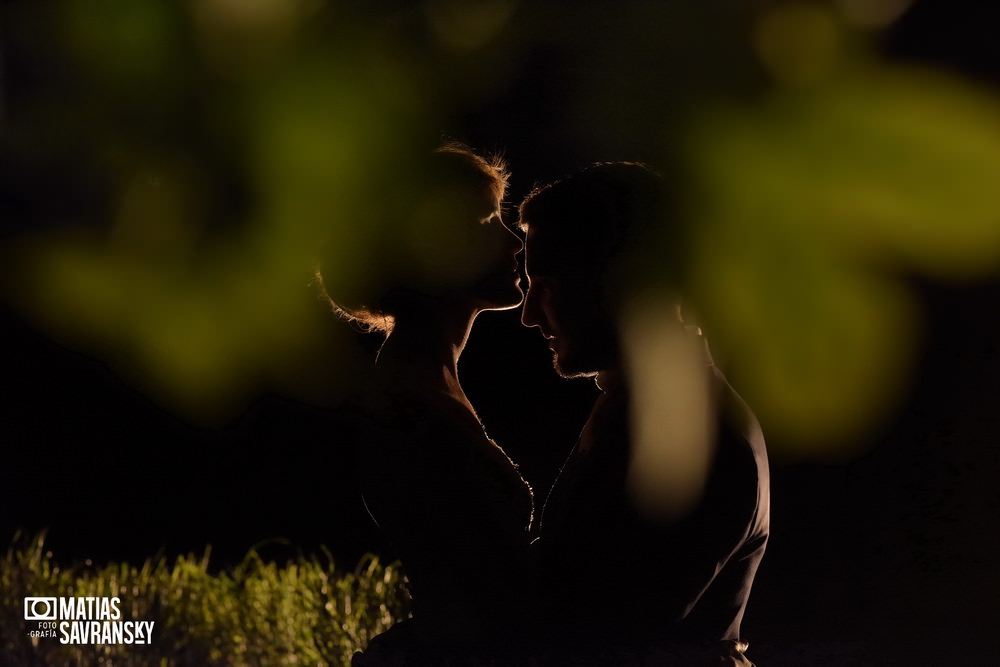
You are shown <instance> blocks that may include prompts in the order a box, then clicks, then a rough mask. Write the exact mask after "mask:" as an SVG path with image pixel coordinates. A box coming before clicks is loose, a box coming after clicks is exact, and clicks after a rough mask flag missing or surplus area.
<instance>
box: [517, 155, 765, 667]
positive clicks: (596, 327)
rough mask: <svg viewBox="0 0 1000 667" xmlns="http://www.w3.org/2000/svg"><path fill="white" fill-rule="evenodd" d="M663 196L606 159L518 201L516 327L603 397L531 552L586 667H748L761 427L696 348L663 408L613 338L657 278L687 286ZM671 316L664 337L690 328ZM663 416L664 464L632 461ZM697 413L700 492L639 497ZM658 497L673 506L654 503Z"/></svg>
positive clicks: (554, 616)
mask: <svg viewBox="0 0 1000 667" xmlns="http://www.w3.org/2000/svg"><path fill="white" fill-rule="evenodd" d="M664 203H665V197H664V196H663V187H662V182H661V181H660V179H659V177H658V176H656V175H655V174H654V173H653V172H651V171H650V170H649V169H647V168H646V167H644V166H642V165H638V164H633V163H607V164H598V165H594V166H592V167H590V168H588V169H586V170H584V171H582V172H580V173H579V174H576V175H575V176H572V177H570V178H568V179H566V180H563V181H559V182H556V183H555V184H552V185H549V186H546V187H543V188H540V189H538V190H536V191H535V192H533V193H532V194H531V195H529V196H528V198H527V199H526V200H525V201H524V202H523V203H522V204H521V207H520V214H521V226H522V229H523V230H524V231H525V232H526V240H525V268H526V273H527V276H528V279H529V287H528V292H527V295H526V299H525V303H524V313H523V316H522V322H523V323H524V324H525V326H529V327H538V328H539V329H540V331H541V333H542V335H543V336H544V337H545V338H546V340H547V341H548V343H549V347H550V349H551V350H552V352H553V359H554V364H555V369H556V371H557V372H558V373H559V374H560V375H562V376H563V377H595V379H596V382H597V384H598V386H599V387H600V389H601V391H602V394H601V396H600V397H599V398H598V400H597V402H596V403H595V405H594V408H593V410H592V412H591V414H590V417H589V419H588V421H587V423H586V425H585V426H584V429H583V431H582V433H581V436H580V439H579V441H578V442H577V444H576V447H575V448H574V450H573V452H572V454H571V455H570V457H569V459H568V460H567V462H566V464H565V465H564V466H563V469H562V470H561V471H560V474H559V477H558V479H557V480H556V483H555V485H554V486H553V489H552V491H551V492H550V494H549V497H548V500H547V501H546V504H545V507H544V511H543V514H542V520H541V530H540V539H539V540H538V542H537V545H536V546H537V548H538V552H539V559H540V563H541V568H542V576H543V581H544V583H545V586H546V592H547V598H548V600H549V604H550V608H549V611H548V614H549V617H550V618H551V621H552V626H553V628H552V631H553V635H554V637H555V638H556V639H555V641H556V646H557V647H559V646H561V647H562V648H563V649H565V650H568V651H571V652H572V651H576V652H577V653H578V655H580V656H586V659H587V660H590V661H591V662H593V663H594V664H605V662H606V664H614V663H616V662H620V661H622V660H624V655H625V654H626V653H629V654H632V655H636V654H638V657H639V659H640V660H643V659H645V660H647V661H656V660H657V658H656V656H657V655H661V656H665V655H672V656H678V655H682V656H684V657H682V658H680V662H677V661H675V662H674V663H672V664H695V662H692V661H696V660H701V659H702V658H704V657H705V656H706V655H708V656H710V658H714V662H712V663H711V664H735V665H748V664H750V663H749V661H747V660H746V658H745V657H743V655H742V651H743V650H744V649H745V644H743V643H742V642H740V641H739V631H740V622H741V620H742V617H743V613H744V609H745V606H746V602H747V597H748V595H749V592H750V588H751V585H752V583H753V578H754V574H755V572H756V570H757V566H758V564H759V562H760V559H761V556H762V555H763V552H764V548H765V545H766V543H767V538H768V533H769V478H768V466H767V457H766V453H765V450H764V440H763V437H762V435H761V432H760V428H759V426H758V424H757V422H756V419H755V418H754V417H753V415H752V413H751V412H750V411H749V409H747V407H746V406H745V404H743V402H742V400H740V398H739V397H738V396H737V395H736V394H735V392H733V390H732V389H731V388H730V387H729V385H728V383H727V382H726V380H725V378H724V377H723V376H722V374H721V372H719V371H718V369H717V368H716V367H715V366H714V364H713V363H712V361H711V358H710V357H709V356H708V354H707V347H706V346H704V345H703V344H702V345H700V346H699V347H697V348H693V347H688V348H685V349H698V350H700V354H701V355H702V356H700V357H699V358H698V361H697V362H696V363H695V364H694V365H692V366H691V367H692V368H694V371H692V372H691V373H690V374H689V375H685V376H683V377H680V378H679V380H682V381H685V382H688V383H689V384H690V387H687V386H685V387H681V390H680V391H672V392H669V393H670V396H671V398H670V399H668V398H665V397H663V396H662V395H660V394H658V393H653V394H650V390H649V389H648V387H649V386H650V383H649V382H645V381H644V382H643V383H641V384H642V387H643V391H644V392H646V393H645V394H643V393H642V392H640V391H638V390H637V389H636V382H635V381H634V380H635V378H636V377H637V376H638V375H640V374H642V375H643V377H644V378H646V377H648V376H649V375H650V373H651V372H652V373H653V374H655V373H656V372H657V371H656V369H653V370H652V371H650V370H649V369H648V368H645V367H644V365H643V364H645V363H646V360H644V359H642V358H639V359H638V361H637V359H636V355H637V354H638V355H639V356H640V357H641V354H642V352H643V350H642V349H640V350H638V351H637V350H635V349H634V345H635V344H636V340H635V339H634V338H630V337H629V335H628V334H627V333H623V332H627V331H628V328H627V327H626V326H624V324H625V321H624V319H623V318H624V316H625V314H626V312H633V311H634V309H635V305H634V304H635V303H637V302H638V301H637V299H638V297H640V296H641V295H648V293H649V292H650V286H651V285H652V284H655V281H659V284H661V286H662V283H663V278H664V276H666V277H667V281H666V282H667V284H668V285H669V287H670V289H671V290H673V291H675V292H676V291H677V290H679V289H680V288H682V286H683V274H684V271H683V266H682V263H683V259H684V257H685V253H684V252H683V247H684V238H683V234H682V233H681V231H682V230H678V229H671V228H669V227H667V226H664V225H662V224H660V222H661V221H662V220H664V215H665V206H664ZM650 248H659V249H661V250H660V252H659V253H654V256H656V257H657V260H656V261H658V262H660V267H659V270H658V271H655V272H650V270H649V266H651V264H650V262H648V261H646V260H648V258H649V256H650V255H649V252H648V250H649V249H650ZM664 254H665V255H666V256H665V257H664ZM664 261H665V263H664ZM654 263H655V262H654ZM661 291H662V290H661ZM629 307H631V308H632V311H629V310H628V308H629ZM677 312H678V315H676V316H674V317H673V318H672V320H668V321H667V322H666V323H665V324H664V325H663V327H662V328H663V329H664V331H663V332H662V333H663V335H664V336H666V337H667V338H669V337H670V336H671V335H675V337H676V338H678V339H685V340H686V339H689V338H690V337H693V336H698V335H700V332H698V331H697V330H696V329H694V328H693V327H685V326H684V323H683V322H682V321H681V319H680V316H679V309H678V311H677ZM629 346H633V347H629ZM637 368H638V369H640V372H637V371H636V369H637ZM662 372H668V371H667V369H664V370H663V371H662ZM666 379H667V380H668V381H669V380H671V378H666ZM673 380H678V378H673ZM699 392H701V393H704V399H705V400H704V401H702V402H701V403H699V401H697V400H692V401H691V402H690V405H692V406H697V405H704V406H705V407H706V409H705V410H704V411H702V412H701V413H700V414H696V413H697V412H698V411H697V410H693V411H692V412H693V413H692V414H686V413H685V415H684V418H682V419H677V413H678V410H677V409H676V407H677V406H676V404H677V402H678V401H681V402H683V401H686V400H687V399H689V398H692V397H695V398H697V397H696V396H694V395H695V394H698V393H699ZM647 394H649V395H647ZM637 405H641V406H642V409H641V410H639V409H637V408H636V406H637ZM659 413H662V414H667V415H670V414H673V415H674V417H673V422H675V423H674V424H673V425H671V424H667V425H666V426H665V427H664V428H663V429H660V430H659V431H658V434H659V435H660V436H663V437H664V438H665V439H666V440H667V442H666V444H665V447H666V450H667V451H666V454H667V456H665V457H661V458H660V459H656V457H653V458H652V459H650V458H649V457H647V456H646V455H645V454H643V456H642V463H641V465H639V464H638V463H637V461H639V453H640V450H639V444H640V443H639V439H638V438H637V436H636V433H637V431H638V430H639V428H638V423H639V422H640V421H642V420H643V418H644V415H646V416H648V415H649V414H652V415H654V416H656V415H657V414H659ZM699 420H702V421H704V423H705V424H706V425H708V426H710V428H705V429H703V433H704V434H705V436H706V437H705V438H704V439H703V441H702V442H701V445H700V450H699V451H701V456H702V459H703V465H701V466H700V467H699V466H697V465H695V466H693V467H692V468H691V470H692V473H691V474H692V475H695V474H697V472H698V470H701V471H702V477H701V480H700V481H701V482H702V483H701V484H696V485H695V486H696V488H695V489H694V491H693V492H690V493H688V494H686V495H684V494H681V495H680V496H676V495H674V496H672V495H671V493H670V492H671V489H670V488H659V489H657V488H653V489H652V495H651V496H650V494H646V495H643V493H642V489H641V488H640V487H642V486H643V484H642V483H641V482H640V481H637V480H638V479H640V478H643V479H646V480H647V482H646V484H645V485H646V487H649V486H650V485H649V483H648V479H650V476H649V475H648V474H647V473H650V472H652V477H651V479H653V480H657V479H658V480H660V483H659V486H660V487H664V486H670V484H669V483H667V482H666V481H664V480H671V479H673V480H675V481H677V482H685V481H686V480H685V479H681V478H679V477H678V476H677V470H676V469H674V470H671V469H665V470H661V471H659V472H662V473H664V474H662V475H660V476H657V474H656V473H657V471H656V470H652V471H650V470H649V468H650V467H652V468H656V467H657V465H659V466H661V467H662V466H666V467H667V468H670V466H671V464H670V461H676V460H677V459H676V458H674V459H671V457H670V456H669V454H670V453H671V452H670V451H669V450H670V448H671V447H677V448H679V447H681V446H682V445H681V443H680V438H679V437H677V438H674V440H677V442H672V441H671V438H672V437H673V436H672V435H671V434H673V433H678V434H680V433H689V432H691V429H686V428H674V427H675V426H676V427H681V426H686V425H685V424H682V423H678V422H685V421H691V422H698V421H699ZM647 430H648V429H647ZM695 430H696V431H697V429H695ZM664 433H666V434H667V435H666V436H664ZM653 435H654V439H655V436H656V435H657V433H654V434H653ZM661 444H662V443H661ZM683 446H685V447H689V446H690V443H687V444H684V445H683ZM657 460H660V461H664V460H665V461H667V463H659V464H657V463H655V461H657ZM649 461H654V463H652V464H650V463H649ZM637 468H638V469H637ZM682 471H683V469H682ZM671 474H673V477H671ZM644 475H645V477H643V476H644ZM682 477H683V475H682ZM652 486H653V487H656V484H653V485H652ZM647 490H648V489H647ZM660 492H664V493H660ZM650 497H652V498H653V500H652V501H650V500H649V498H650ZM658 497H659V498H666V499H668V500H669V499H670V498H674V499H675V502H666V503H661V504H659V505H658V504H657V501H656V498H658ZM677 498H680V500H676V499H677ZM569 647H575V648H569ZM706 647H707V648H706ZM555 650H557V651H558V650H562V649H559V648H557V649H555ZM706 651H707V652H706ZM720 655H724V656H725V660H727V661H728V662H722V663H720V662H719V656H720ZM602 656H603V657H602ZM695 656H697V657H695Z"/></svg>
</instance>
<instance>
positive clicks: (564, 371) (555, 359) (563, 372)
mask: <svg viewBox="0 0 1000 667" xmlns="http://www.w3.org/2000/svg"><path fill="white" fill-rule="evenodd" d="M552 367H553V368H555V370H556V373H557V374H558V375H559V377H562V378H566V379H567V380H572V379H574V378H591V377H594V376H596V375H597V373H598V372H599V371H594V370H584V369H581V368H576V367H574V366H573V364H572V361H567V360H564V359H563V360H561V359H560V358H559V355H558V354H553V355H552Z"/></svg>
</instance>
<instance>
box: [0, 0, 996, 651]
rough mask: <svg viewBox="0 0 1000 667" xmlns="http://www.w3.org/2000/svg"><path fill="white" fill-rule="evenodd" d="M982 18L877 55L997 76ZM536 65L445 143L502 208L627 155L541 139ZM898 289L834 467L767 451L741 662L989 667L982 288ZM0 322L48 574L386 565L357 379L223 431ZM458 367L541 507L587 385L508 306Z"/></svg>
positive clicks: (551, 102)
mask: <svg viewBox="0 0 1000 667" xmlns="http://www.w3.org/2000/svg"><path fill="white" fill-rule="evenodd" d="M990 19H991V13H990V11H989V7H988V3H979V4H972V3H970V4H967V5H965V6H963V5H962V3H949V2H943V1H939V2H919V1H918V2H916V3H915V5H914V6H913V7H912V8H911V10H910V11H909V12H908V13H907V14H906V15H905V16H904V17H903V19H901V21H900V22H899V23H898V24H897V25H896V26H895V27H894V28H893V29H892V31H891V33H890V36H889V39H888V41H887V43H886V46H885V50H886V51H887V53H889V54H890V55H891V56H892V57H896V58H900V59H907V60H911V61H912V60H916V61H920V62H928V63H932V64H937V65H944V66H948V67H950V68H952V69H957V70H959V71H962V72H965V73H967V74H971V75H973V76H975V77H977V78H980V79H982V80H987V81H991V82H993V83H994V84H996V83H997V78H998V76H1000V60H998V58H1000V47H998V45H997V41H996V39H995V35H994V30H993V27H992V26H993V25H995V23H993V22H992V21H991V20H990ZM539 58H542V56H541V55H540V56H539ZM539 65H540V66H539V67H538V68H533V69H532V68H528V70H530V72H531V73H529V74H526V75H525V77H524V79H523V81H520V82H519V83H518V84H517V86H515V87H514V88H513V89H512V90H511V91H510V93H509V97H508V100H507V106H506V107H505V106H504V105H500V106H499V107H497V108H492V109H489V110H483V111H481V112H479V113H476V114H470V115H469V116H468V117H467V118H465V119H464V121H463V123H462V124H460V126H459V127H456V128H453V129H452V131H451V132H450V133H451V134H452V135H453V136H457V137H458V138H460V139H464V140H466V141H467V142H469V143H470V144H472V145H475V146H480V147H485V148H488V149H490V148H503V149H504V151H505V153H506V155H507V158H508V160H509V161H510V163H511V167H512V170H513V173H514V179H513V181H512V191H511V201H514V202H516V201H519V199H520V198H521V197H522V196H523V195H524V194H525V193H526V192H527V191H528V190H529V189H530V187H531V186H532V184H533V183H534V182H536V181H546V180H551V179H553V178H555V177H558V176H560V175H562V174H563V173H564V172H567V171H570V170H572V169H574V168H576V167H578V166H580V165H581V164H583V163H585V162H587V161H590V160H592V159H603V158H611V159H620V158H626V157H633V156H625V155H612V156H582V155H574V154H573V153H572V151H571V150H565V147H560V145H559V138H558V123H559V118H560V115H561V113H562V111H563V110H561V109H560V106H559V105H560V102H559V99H558V96H557V95H553V94H552V92H551V91H550V89H549V88H548V87H547V85H546V77H548V76H550V75H551V72H549V71H547V70H546V68H544V67H542V66H541V63H540V64H539ZM526 99H529V100H530V99H534V100H535V103H534V104H530V105H529V104H526V102H525V100H526ZM529 108H530V109H532V110H533V112H534V113H533V115H531V116H530V118H529V117H528V116H527V115H526V114H528V111H527V109H529ZM505 114H506V115H508V116H511V115H513V117H517V114H521V115H525V122H524V123H523V125H521V126H520V127H521V129H520V131H519V132H517V133H516V136H513V135H514V134H515V133H512V132H511V129H510V126H511V123H510V122H508V123H507V124H506V125H500V126H499V127H502V128H503V132H500V131H498V130H497V128H498V125H497V122H496V119H497V118H498V117H500V116H503V115H505ZM560 148H562V150H560ZM634 157H641V156H634ZM912 284H913V287H914V289H915V290H916V292H917V294H918V295H919V298H920V302H921V304H922V305H923V309H924V322H925V324H926V326H925V328H924V330H923V331H922V332H921V337H920V341H921V342H920V359H919V364H918V366H917V368H916V369H915V371H914V373H913V377H912V380H911V381H910V382H909V384H908V388H907V391H906V393H905V395H904V396H903V397H902V399H901V401H900V403H899V405H898V407H897V409H896V410H895V411H893V412H892V413H891V414H889V415H887V416H886V417H885V419H884V421H883V422H882V423H881V424H880V425H879V426H878V427H877V428H875V429H873V430H872V431H871V432H869V433H868V434H867V435H866V436H865V438H864V440H865V442H864V443H862V444H861V446H859V447H855V448H854V449H853V451H855V452H856V453H854V454H851V455H850V456H842V457H839V458H838V457H833V458H829V457H828V458H824V459H816V458H815V457H813V458H810V457H808V456H806V455H803V454H791V453H789V452H790V451H794V449H793V448H790V447H786V446H783V445H782V443H777V442H771V445H772V451H773V455H772V461H771V463H772V493H773V505H772V507H773V510H772V511H773V517H772V521H773V531H772V539H771V543H770V545H769V550H768V554H767V556H766V557H765V560H764V562H763V565H762V569H761V571H760V573H759V576H758V580H757V584H756V586H755V589H754V593H753V595H752V597H751V601H750V608H749V610H748V613H747V618H746V621H745V624H744V634H745V635H746V637H747V638H748V639H749V640H750V641H751V644H752V648H751V656H752V657H753V658H754V659H755V660H757V661H759V663H760V664H762V665H768V664H928V665H939V664H988V663H989V661H990V659H995V658H992V656H994V655H995V654H994V653H992V652H991V650H990V647H989V645H988V641H989V638H990V636H991V633H992V632H993V625H994V622H995V621H997V620H1000V614H997V612H996V610H995V608H996V604H997V601H998V600H1000V573H998V572H997V563H1000V532H998V529H1000V521H998V518H1000V514H998V510H1000V491H998V486H997V483H996V480H997V479H998V478H1000V419H998V416H997V415H998V409H1000V400H998V399H1000V396H998V386H1000V351H998V343H1000V316H998V309H1000V306H998V304H1000V279H994V280H985V281H982V282H979V283H975V284H944V283H940V282H931V281H928V280H923V279H918V278H914V279H913V280H912ZM0 308H2V310H0V322H2V324H0V326H2V330H3V331H4V334H5V335H4V339H3V345H4V349H3V354H2V357H0V359H2V361H0V364H2V371H0V373H2V375H0V383H2V384H0V387H2V388H0V392H2V396H3V399H2V404H0V405H2V407H0V411H2V412H0V419H2V423H3V430H2V432H0V433H2V434H0V439H2V444H3V451H4V457H3V462H2V472H0V508H2V509H0V535H3V536H6V539H9V538H11V537H13V535H14V533H15V531H17V530H21V531H24V532H25V533H26V534H29V535H31V534H35V533H36V532H38V531H40V530H47V538H46V542H47V544H48V545H49V548H50V549H51V550H52V551H53V552H54V554H55V557H56V559H57V560H59V561H63V562H71V561H75V560H83V559H86V558H90V559H93V560H95V561H107V560H142V559H145V558H146V557H148V556H150V555H153V554H155V553H157V552H162V553H166V554H174V553H181V552H188V551H195V552H198V553H200V552H201V551H202V550H203V549H204V548H205V546H206V545H207V544H211V545H212V553H213V563H214V564H215V565H217V566H224V565H226V564H229V563H232V562H234V561H238V560H239V559H240V558H241V556H242V555H243V554H244V553H245V552H246V550H247V549H248V548H249V547H251V546H253V545H255V544H259V543H261V542H262V541H268V540H271V541H270V542H268V544H267V545H266V546H264V547H262V548H263V550H264V552H265V554H266V555H270V556H272V557H274V558H277V559H281V558H284V557H285V556H286V555H289V554H294V553H296V552H297V551H299V550H302V551H306V552H308V551H312V550H315V549H316V548H317V547H318V546H319V545H326V546H327V547H328V548H329V549H330V550H331V551H332V553H333V554H334V556H335V558H336V559H337V561H338V563H339V564H341V565H342V566H344V567H348V568H349V567H353V564H354V562H355V561H356V560H357V558H358V557H359V556H360V555H361V554H363V553H365V552H367V551H377V552H382V553H386V554H389V555H391V552H389V551H387V550H386V545H385V544H384V543H383V542H382V541H381V540H380V538H379V536H378V534H377V533H376V531H375V530H374V527H373V526H372V525H371V524H370V522H369V520H368V517H367V516H366V514H365V512H364V509H363V507H362V505H361V503H360V500H359V497H358V495H357V490H356V488H355V486H354V482H353V476H352V469H351V461H350V445H351V442H352V438H353V433H352V431H351V430H350V427H349V420H348V419H345V418H344V417H343V415H342V413H341V412H340V410H339V408H338V407H337V405H336V403H337V401H338V400H339V399H340V398H342V397H343V395H348V394H350V391H351V389H352V388H353V387H356V386H358V384H359V383H360V382H361V381H362V377H361V375H360V374H354V375H349V376H347V377H344V378H341V381H342V382H341V387H342V394H341V395H338V396H336V397H335V398H336V400H333V401H332V403H333V405H327V406H321V405H315V404H310V403H306V402H302V401H298V400H295V399H292V398H288V397H284V396H281V395H278V394H273V395H268V394H265V395H262V396H260V397H259V399H257V400H256V401H255V402H254V403H253V404H252V405H250V406H249V407H248V409H247V410H246V411H245V412H244V413H243V414H242V415H241V416H239V417H238V418H236V419H235V420H233V421H231V422H229V423H227V424H225V425H222V426H219V427H211V428H210V427H205V426H199V425H194V424H191V423H188V422H186V421H184V420H181V419H179V418H177V417H175V416H174V415H172V414H171V413H169V412H167V411H166V410H164V409H162V408H160V407H159V406H158V405H157V404H155V403H154V402H152V401H151V400H150V399H148V398H147V397H146V396H145V395H144V394H143V393H142V392H141V391H140V390H138V389H137V388H135V387H133V386H131V385H130V384H129V383H127V382H125V381H123V380H122V379H120V378H119V377H118V376H117V375H116V374H115V373H114V372H113V371H112V370H111V369H109V368H108V366H107V365H105V364H104V363H103V362H102V361H100V360H97V359H94V358H92V357H90V356H88V355H86V354H83V353H80V352H77V351H74V350H71V349H67V348H66V347H63V346H62V345H60V344H58V343H56V342H54V341H52V340H50V339H49V338H47V337H46V336H44V335H42V334H41V333H39V332H38V331H37V330H36V329H35V328H34V327H33V326H32V324H30V323H28V322H26V321H24V320H23V319H22V318H20V317H19V316H18V315H17V314H15V313H14V312H12V311H11V310H9V309H8V308H7V307H6V306H0ZM336 326H340V324H339V323H336V322H334V321H333V320H332V318H331V327H336ZM375 343H376V341H374V340H371V339H367V340H366V339H365V337H363V336H361V335H359V336H358V337H357V340H356V350H355V351H356V354H357V355H361V356H363V355H370V354H371V353H372V351H373V349H374V346H375ZM362 366H363V364H362ZM461 374H462V379H463V383H464V384H465V386H466V389H467V392H468V394H469V396H470V398H471V399H472V401H473V403H474V404H475V405H476V406H477V409H478V410H479V412H480V416H481V417H482V419H483V421H484V423H485V425H486V428H487V431H488V432H489V434H490V435H491V436H492V437H493V438H494V439H496V440H497V441H498V442H499V443H500V444H501V445H502V446H503V447H504V448H505V449H507V451H508V453H509V454H510V455H511V457H512V458H513V459H514V460H515V461H517V462H519V463H520V464H521V466H522V471H523V472H524V474H525V476H526V478H528V480H529V481H530V482H531V483H532V485H533V487H534V488H535V491H536V496H537V498H538V502H539V503H541V501H542V500H544V496H545V493H546V491H547V489H548V486H549V485H550V484H551V481H552V479H553V477H554V475H555V474H556V471H557V470H558V467H559V465H560V463H561V462H562V460H563V458H564V457H565V455H566V454H567V452H568V450H569V448H570V447H571V446H572V444H573V442H574V440H575V437H576V434H577V432H578V430H579V428H580V426H581V425H582V423H583V421H584V419H585V418H586V414H587V411H588V410H589V405H590V402H591V401H592V400H593V398H594V396H595V395H596V390H595V388H594V387H593V385H592V384H591V383H590V382H588V381H573V382H571V381H565V380H561V379H559V378H558V377H556V376H555V374H554V373H553V372H552V370H551V364H550V354H549V352H548V351H547V349H546V348H545V346H544V345H543V343H542V341H541V339H540V338H539V336H538V335H537V333H536V332H535V331H534V330H527V329H524V328H522V327H521V326H520V324H519V322H518V314H517V313H516V312H505V313H486V314H484V315H482V316H481V318H480V319H479V321H478V322H477V326H476V329H475V331H474V333H473V337H472V339H471V341H470V343H469V346H468V348H467V350H466V353H465V355H464V357H463V359H462V364H461ZM355 375H356V376H355ZM734 382H735V384H736V385H737V389H739V385H738V379H737V380H735V381H734ZM763 426H764V429H765V434H766V433H767V424H764V425H763ZM273 538H277V539H278V540H279V541H273ZM824 656H826V657H824ZM824 660H829V662H824ZM907 660H909V662H907Z"/></svg>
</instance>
